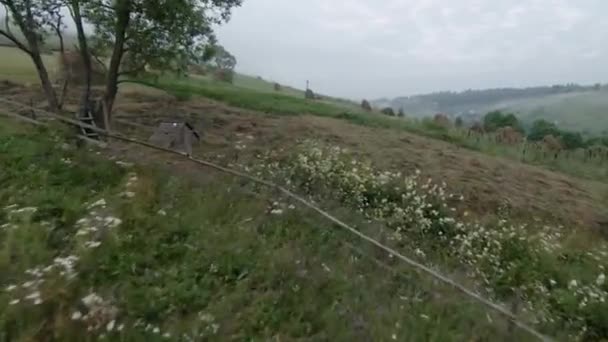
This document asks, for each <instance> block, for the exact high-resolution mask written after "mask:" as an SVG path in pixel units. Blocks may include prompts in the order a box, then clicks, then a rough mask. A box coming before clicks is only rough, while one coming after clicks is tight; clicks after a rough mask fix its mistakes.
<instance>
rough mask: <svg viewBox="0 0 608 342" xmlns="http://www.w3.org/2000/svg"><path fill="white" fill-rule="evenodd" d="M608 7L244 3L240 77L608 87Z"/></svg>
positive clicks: (406, 90)
mask: <svg viewBox="0 0 608 342" xmlns="http://www.w3.org/2000/svg"><path fill="white" fill-rule="evenodd" d="M605 13H608V3H607V2H605V0H578V1H576V2H574V1H569V0H528V1H523V0H461V1H449V0H386V1H375V0H309V1H297V2H296V1H285V0H245V1H244V5H243V7H241V8H239V9H237V10H235V12H234V15H233V19H232V21H231V22H230V23H228V24H227V25H225V26H223V27H221V28H220V29H219V36H220V39H221V41H222V42H223V44H224V45H226V46H227V48H228V49H229V50H231V51H233V52H234V53H235V54H236V56H237V58H238V59H239V66H238V68H239V69H240V71H242V72H245V73H249V74H253V75H261V76H265V77H268V78H271V79H275V80H277V81H279V82H282V83H285V84H291V85H294V86H299V87H302V86H303V85H304V84H305V81H306V79H310V80H311V82H312V85H313V87H314V89H316V90H319V91H321V92H324V93H329V94H334V95H339V96H345V97H351V98H361V97H370V98H371V97H377V96H394V95H403V94H411V93H420V92H427V91H433V90H446V89H454V90H459V89H466V88H482V87H501V86H525V85H536V84H547V83H554V82H581V83H591V82H597V81H603V82H605V81H608V67H606V66H605V65H604V63H602V61H604V60H608V59H607V57H608V44H607V43H608V24H606V21H605V20H604V18H603V14H605Z"/></svg>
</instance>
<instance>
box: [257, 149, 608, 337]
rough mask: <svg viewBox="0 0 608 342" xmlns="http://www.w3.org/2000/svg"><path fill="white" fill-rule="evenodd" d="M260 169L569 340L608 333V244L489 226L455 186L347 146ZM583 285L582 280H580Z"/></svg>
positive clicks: (558, 230)
mask: <svg viewBox="0 0 608 342" xmlns="http://www.w3.org/2000/svg"><path fill="white" fill-rule="evenodd" d="M260 158H261V159H262V161H263V162H262V163H260V165H258V168H259V171H258V172H259V173H260V174H261V173H266V174H267V175H270V176H274V177H281V178H283V179H285V180H286V182H287V184H288V185H292V186H294V187H295V188H298V189H300V190H302V191H305V192H306V193H307V194H309V195H315V196H330V197H331V198H332V199H333V200H338V201H340V202H342V203H344V204H346V205H348V206H351V207H352V208H354V209H356V210H357V211H359V212H360V213H362V214H363V215H364V216H365V217H366V218H367V219H372V220H375V221H379V222H381V223H383V224H384V225H385V226H386V227H388V228H390V229H391V232H392V236H393V238H394V240H395V241H396V242H397V243H398V244H399V245H400V246H401V247H402V248H410V249H414V250H415V251H416V255H417V256H419V257H424V258H427V259H428V261H429V262H443V263H445V262H446V261H448V260H458V261H460V264H461V266H463V267H464V268H465V269H466V271H467V274H468V275H469V276H471V277H473V278H474V279H476V280H477V281H478V283H479V285H480V287H482V288H483V289H485V290H486V291H487V292H488V294H489V295H490V296H492V297H494V298H495V299H498V300H511V299H512V298H513V297H515V296H517V297H519V298H520V300H522V301H523V302H524V307H523V309H522V310H525V312H526V313H528V314H531V315H532V316H533V318H534V319H535V320H536V321H537V322H538V323H542V324H543V325H545V326H546V327H547V329H551V330H554V329H555V328H558V327H560V328H561V327H563V326H564V325H565V326H566V327H567V328H568V329H567V330H568V333H569V334H570V337H572V338H577V339H582V340H589V339H592V340H594V339H598V338H606V337H608V317H607V316H606V313H608V305H607V304H606V298H607V296H608V292H607V290H608V287H607V286H606V281H605V275H604V272H605V265H606V263H607V260H608V254H607V253H606V250H607V249H606V246H605V244H602V245H600V246H599V247H597V248H596V250H594V251H591V252H586V253H580V252H578V253H577V252H576V251H571V250H569V249H568V248H566V247H564V246H562V244H561V241H562V239H563V238H564V234H563V231H562V230H563V228H562V227H553V226H540V227H537V226H527V225H523V224H513V223H510V222H509V221H508V218H503V217H500V218H497V219H496V221H495V222H491V223H486V224H481V223H477V222H468V221H464V220H463V219H461V218H462V217H464V216H466V212H464V213H462V214H459V213H458V211H457V210H456V209H455V204H456V203H458V202H459V201H462V200H463V197H462V196H459V195H455V194H450V193H449V192H448V191H447V184H445V183H442V184H435V183H433V181H432V180H431V179H426V180H424V179H423V178H422V176H421V174H422V173H421V172H420V171H418V170H417V171H416V172H415V173H414V174H412V175H402V174H401V173H400V172H388V171H380V170H376V169H374V168H373V167H372V166H371V165H370V164H369V163H364V162H361V161H358V160H356V159H354V158H353V157H352V156H351V155H349V153H348V151H346V150H344V149H341V148H340V147H335V146H334V147H325V146H323V145H321V144H318V143H316V142H312V141H306V142H304V143H302V144H301V148H300V149H299V151H298V152H297V153H296V154H295V156H294V157H292V158H288V159H287V160H282V161H280V162H277V161H275V160H272V158H271V154H268V155H265V156H260ZM573 279H576V280H573Z"/></svg>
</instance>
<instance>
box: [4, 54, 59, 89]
mask: <svg viewBox="0 0 608 342" xmlns="http://www.w3.org/2000/svg"><path fill="white" fill-rule="evenodd" d="M0 56H1V57H0V75H1V77H2V79H7V80H11V81H13V82H24V83H37V82H39V78H38V74H36V69H35V68H34V64H33V63H32V60H31V59H30V58H29V56H28V55H26V54H25V53H24V52H22V51H21V50H19V49H16V48H12V47H6V46H0ZM43 60H44V63H45V65H46V67H47V69H48V72H49V75H50V76H51V77H53V76H54V75H55V72H56V70H57V68H56V66H57V59H56V56H55V55H54V54H50V55H43Z"/></svg>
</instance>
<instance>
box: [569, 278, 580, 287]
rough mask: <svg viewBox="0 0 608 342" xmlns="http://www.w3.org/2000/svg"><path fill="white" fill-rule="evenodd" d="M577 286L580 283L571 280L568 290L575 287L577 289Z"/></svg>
mask: <svg viewBox="0 0 608 342" xmlns="http://www.w3.org/2000/svg"><path fill="white" fill-rule="evenodd" d="M576 286H578V283H577V282H576V280H574V279H572V280H570V282H569V283H568V288H569V289H571V288H573V287H576Z"/></svg>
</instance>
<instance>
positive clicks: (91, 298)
mask: <svg viewBox="0 0 608 342" xmlns="http://www.w3.org/2000/svg"><path fill="white" fill-rule="evenodd" d="M82 303H83V304H84V305H86V306H87V307H88V308H89V309H90V308H92V307H94V306H95V305H98V304H100V303H103V299H102V298H101V297H99V296H98V295H97V294H96V293H91V294H89V295H87V296H85V297H83V298H82Z"/></svg>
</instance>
